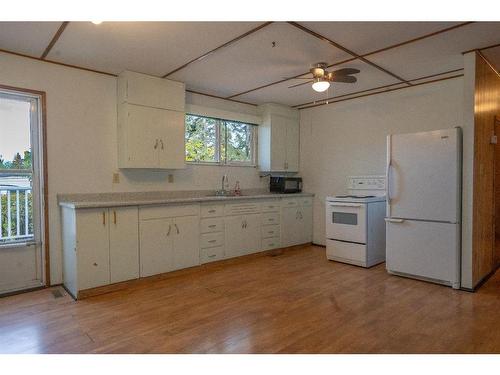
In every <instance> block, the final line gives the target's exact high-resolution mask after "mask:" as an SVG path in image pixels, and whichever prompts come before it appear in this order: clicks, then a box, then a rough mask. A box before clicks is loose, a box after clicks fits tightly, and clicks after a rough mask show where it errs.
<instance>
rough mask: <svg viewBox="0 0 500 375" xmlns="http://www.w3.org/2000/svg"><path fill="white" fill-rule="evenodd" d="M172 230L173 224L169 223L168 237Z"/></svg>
mask: <svg viewBox="0 0 500 375" xmlns="http://www.w3.org/2000/svg"><path fill="white" fill-rule="evenodd" d="M171 230H172V225H170V224H168V232H167V237H168V236H170V231H171Z"/></svg>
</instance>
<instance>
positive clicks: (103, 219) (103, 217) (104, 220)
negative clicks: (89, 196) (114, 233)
mask: <svg viewBox="0 0 500 375" xmlns="http://www.w3.org/2000/svg"><path fill="white" fill-rule="evenodd" d="M102 225H104V226H106V212H105V211H102Z"/></svg>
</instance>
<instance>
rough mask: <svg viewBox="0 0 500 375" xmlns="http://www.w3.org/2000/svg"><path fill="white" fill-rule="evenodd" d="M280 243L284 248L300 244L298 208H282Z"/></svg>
mask: <svg viewBox="0 0 500 375" xmlns="http://www.w3.org/2000/svg"><path fill="white" fill-rule="evenodd" d="M281 216H282V218H281V233H282V235H281V239H282V240H281V243H282V245H283V246H284V247H286V246H293V245H297V244H299V243H300V233H299V232H300V226H299V208H298V207H283V208H282V211H281Z"/></svg>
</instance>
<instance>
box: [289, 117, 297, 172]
mask: <svg viewBox="0 0 500 375" xmlns="http://www.w3.org/2000/svg"><path fill="white" fill-rule="evenodd" d="M286 171H287V172H298V171H299V122H298V121H292V120H290V121H288V123H287V128H286Z"/></svg>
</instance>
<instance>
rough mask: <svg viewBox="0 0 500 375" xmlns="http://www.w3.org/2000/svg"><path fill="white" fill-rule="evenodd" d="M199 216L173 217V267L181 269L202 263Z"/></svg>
mask: <svg viewBox="0 0 500 375" xmlns="http://www.w3.org/2000/svg"><path fill="white" fill-rule="evenodd" d="M199 221H200V220H199V218H198V216H184V217H177V218H175V219H173V228H172V233H173V234H172V235H173V240H174V246H173V268H174V269H181V268H187V267H193V266H197V265H199V264H200V241H199V238H200V235H199Z"/></svg>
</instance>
